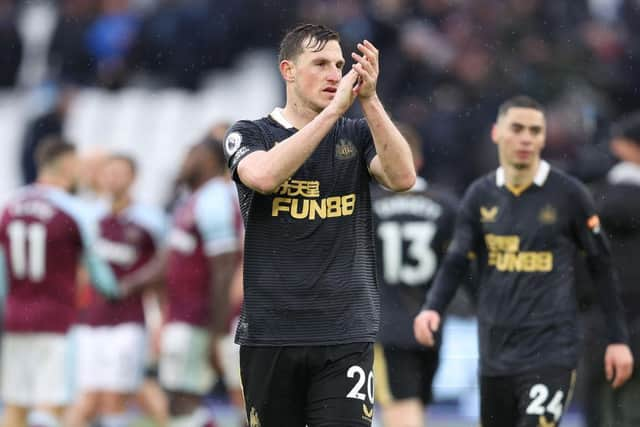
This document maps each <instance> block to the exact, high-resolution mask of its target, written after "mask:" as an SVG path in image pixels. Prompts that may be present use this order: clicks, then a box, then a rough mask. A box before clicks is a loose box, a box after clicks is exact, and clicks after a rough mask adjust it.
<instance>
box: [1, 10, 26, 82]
mask: <svg viewBox="0 0 640 427" xmlns="http://www.w3.org/2000/svg"><path fill="white" fill-rule="evenodd" d="M15 18H16V17H15V13H14V2H13V0H0V40H2V43H0V89H1V88H4V87H11V86H13V85H15V84H16V82H17V79H18V71H19V68H20V62H21V60H22V41H21V39H20V36H19V34H18V29H17V28H16V19H15Z"/></svg>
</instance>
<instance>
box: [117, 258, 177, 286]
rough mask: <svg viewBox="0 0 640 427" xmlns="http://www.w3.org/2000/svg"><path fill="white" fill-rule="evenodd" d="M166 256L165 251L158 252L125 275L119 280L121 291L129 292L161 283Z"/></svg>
mask: <svg viewBox="0 0 640 427" xmlns="http://www.w3.org/2000/svg"><path fill="white" fill-rule="evenodd" d="M166 258H167V254H166V253H163V254H159V255H157V256H155V257H153V258H151V259H150V260H149V261H148V262H147V263H146V264H144V265H143V266H142V267H140V268H139V269H137V270H136V271H134V272H133V273H131V274H128V275H126V276H125V277H124V278H123V279H122V280H121V282H120V286H121V287H122V290H123V292H124V293H125V294H131V293H134V292H137V291H139V290H141V289H143V288H147V287H151V286H153V285H157V284H159V283H161V282H162V279H163V277H164V266H165V265H166Z"/></svg>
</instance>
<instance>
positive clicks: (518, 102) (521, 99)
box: [498, 95, 544, 117]
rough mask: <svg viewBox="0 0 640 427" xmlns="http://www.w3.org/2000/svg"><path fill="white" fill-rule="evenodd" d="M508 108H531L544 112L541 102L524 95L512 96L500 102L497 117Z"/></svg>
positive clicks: (505, 112) (503, 113)
mask: <svg viewBox="0 0 640 427" xmlns="http://www.w3.org/2000/svg"><path fill="white" fill-rule="evenodd" d="M510 108H531V109H533V110H538V111H540V112H541V113H542V114H544V107H543V106H542V104H540V103H539V102H538V101H536V100H535V99H533V98H531V97H530V96H526V95H518V96H514V97H513V98H509V99H507V100H506V101H504V102H503V103H502V104H500V107H499V108H498V117H502V116H504V115H505V114H507V112H508V111H509V109H510Z"/></svg>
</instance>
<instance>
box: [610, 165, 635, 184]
mask: <svg viewBox="0 0 640 427" xmlns="http://www.w3.org/2000/svg"><path fill="white" fill-rule="evenodd" d="M607 181H609V182H610V183H611V184H635V185H640V165H637V164H635V163H631V162H620V163H618V164H617V165H615V166H614V167H613V168H611V170H610V171H609V173H608V175H607Z"/></svg>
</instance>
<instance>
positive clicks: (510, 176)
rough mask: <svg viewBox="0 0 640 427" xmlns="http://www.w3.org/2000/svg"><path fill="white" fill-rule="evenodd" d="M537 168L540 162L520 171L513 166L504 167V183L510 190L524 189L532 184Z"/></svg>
mask: <svg viewBox="0 0 640 427" xmlns="http://www.w3.org/2000/svg"><path fill="white" fill-rule="evenodd" d="M539 167H540V160H538V161H536V162H535V163H533V164H532V165H531V167H528V168H526V169H520V168H517V167H514V166H513V165H504V166H503V169H504V180H505V183H506V184H507V186H509V187H511V188H526V187H528V186H529V185H531V183H532V182H533V179H534V178H535V176H536V173H537V172H538V168H539Z"/></svg>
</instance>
